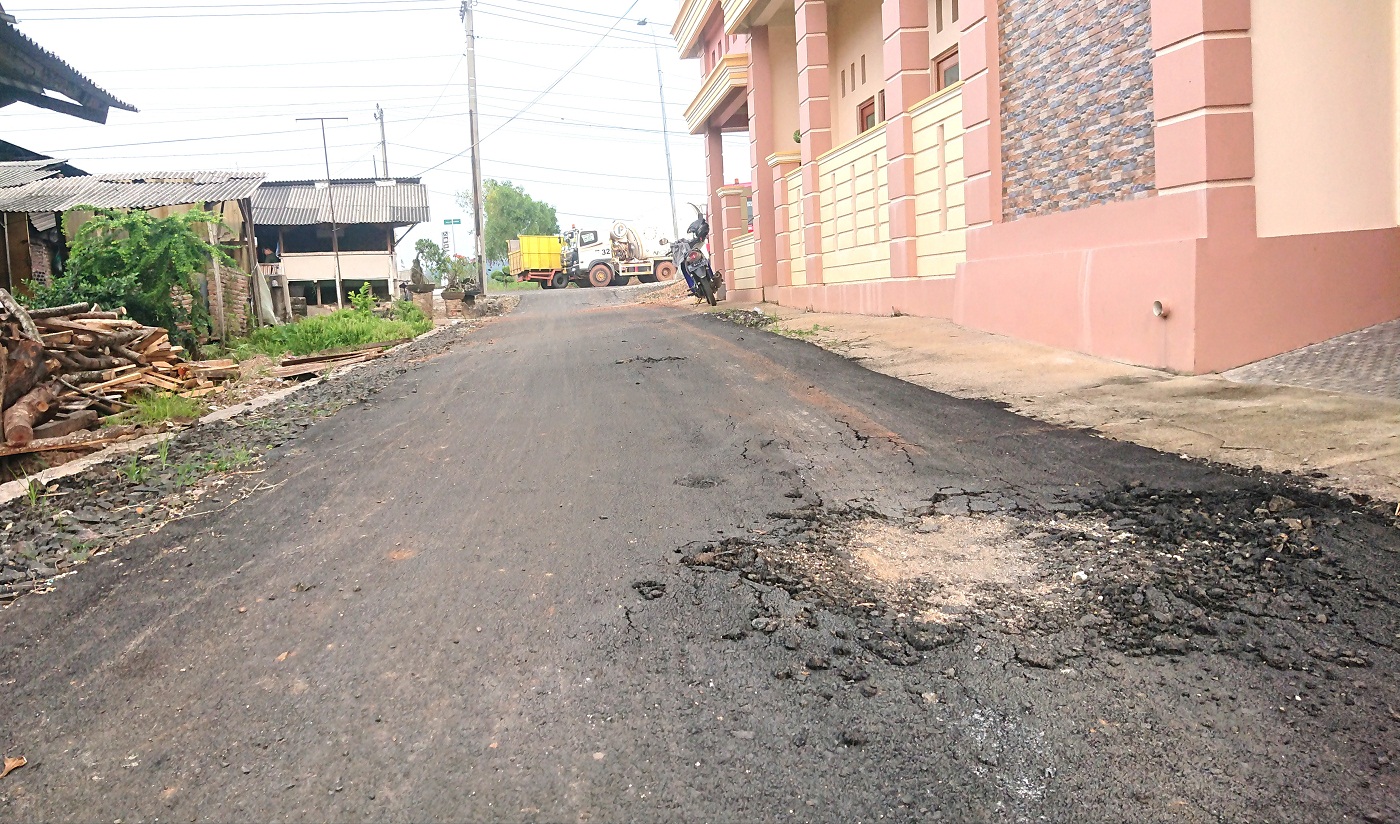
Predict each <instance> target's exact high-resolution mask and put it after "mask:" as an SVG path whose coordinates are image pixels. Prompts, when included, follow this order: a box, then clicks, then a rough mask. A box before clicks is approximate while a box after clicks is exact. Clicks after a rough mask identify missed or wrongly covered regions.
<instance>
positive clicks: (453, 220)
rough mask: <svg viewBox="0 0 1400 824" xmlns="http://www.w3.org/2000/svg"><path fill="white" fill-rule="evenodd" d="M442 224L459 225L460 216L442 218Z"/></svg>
mask: <svg viewBox="0 0 1400 824" xmlns="http://www.w3.org/2000/svg"><path fill="white" fill-rule="evenodd" d="M442 225H443V226H461V225H462V219H461V218H460V217H453V218H447V219H446V220H444V221H443V222H442Z"/></svg>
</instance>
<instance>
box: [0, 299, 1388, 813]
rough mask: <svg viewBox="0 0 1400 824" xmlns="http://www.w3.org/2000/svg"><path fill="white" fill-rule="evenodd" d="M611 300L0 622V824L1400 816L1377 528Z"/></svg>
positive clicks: (279, 455)
mask: <svg viewBox="0 0 1400 824" xmlns="http://www.w3.org/2000/svg"><path fill="white" fill-rule="evenodd" d="M629 294H631V293H630V292H629V291H628V290H618V289H610V290H573V289H570V290H567V291H562V292H550V293H539V294H529V295H527V296H526V299H525V300H524V301H523V302H522V304H521V306H520V308H519V309H518V310H517V311H516V312H515V313H513V314H511V315H509V316H507V317H504V318H501V319H499V320H496V321H494V322H493V323H491V324H490V325H488V326H486V327H485V328H483V329H479V330H476V331H474V332H471V333H470V334H467V333H454V332H449V333H447V334H449V335H454V334H455V335H457V337H456V338H455V339H448V340H447V342H445V343H439V344H438V345H436V352H435V353H432V354H430V355H428V356H424V357H420V358H417V362H416V363H414V364H413V365H412V368H409V367H408V366H407V365H405V366H403V367H402V368H400V369H399V371H398V372H395V373H394V375H395V377H393V379H392V380H388V379H386V380H385V381H383V386H382V388H380V389H379V390H378V391H377V392H376V393H374V394H371V395H368V396H366V397H365V398H364V399H363V401H362V402H354V403H351V404H350V405H348V406H346V407H345V408H344V409H342V410H341V411H339V412H338V413H336V414H334V415H332V416H330V417H327V418H324V419H321V420H318V421H316V422H315V423H313V424H312V425H311V426H309V427H307V428H306V429H305V430H304V432H302V433H301V434H300V435H299V436H298V437H296V438H294V439H291V440H288V441H287V442H286V443H284V444H282V445H280V446H277V447H276V448H275V449H273V450H272V451H271V452H269V453H267V455H266V456H265V457H264V458H263V461H262V468H263V469H265V471H264V472H263V473H261V474H260V476H259V477H260V480H261V483H262V484H264V485H263V486H261V487H258V488H259V489H261V490H262V491H258V492H255V493H253V494H251V496H250V497H247V498H246V499H243V500H239V501H235V502H233V503H232V504H231V505H229V506H228V508H226V509H223V510H221V511H216V512H212V514H208V515H201V516H197V517H188V518H185V519H183V520H180V521H178V522H175V523H172V524H170V525H169V526H167V527H166V528H165V529H163V530H161V531H160V532H158V533H156V534H153V535H150V536H147V537H144V538H140V539H138V540H137V541H135V542H133V543H131V544H128V545H126V546H123V547H120V548H118V549H117V550H116V551H113V552H110V553H108V554H105V555H100V556H98V557H97V558H96V559H94V560H93V561H92V562H90V563H88V564H86V565H84V566H81V567H78V568H77V570H76V572H75V574H73V575H70V576H67V577H65V578H62V579H60V580H59V581H58V582H57V585H56V587H55V589H54V591H53V592H50V593H46V594H41V595H27V596H25V597H23V598H20V599H19V600H17V601H16V602H15V604H14V605H13V606H11V607H9V608H7V609H5V610H4V611H3V612H0V690H3V692H0V695H3V697H4V701H2V702H0V747H2V748H3V753H0V754H3V755H21V754H22V755H24V756H25V757H26V758H27V759H28V760H29V762H30V763H29V765H28V766H26V767H23V768H21V769H19V770H17V771H15V772H13V773H12V774H10V775H9V776H8V777H6V778H4V779H3V780H0V819H4V820H15V821H28V820H45V821H97V820H118V819H120V820H123V821H139V820H157V819H158V820H191V821H194V820H210V819H213V820H275V821H282V820H288V821H308V820H309V821H324V820H336V821H348V820H376V821H423V820H438V821H525V822H556V821H558V822H562V821H567V822H602V821H609V822H611V821H638V822H652V821H736V822H738V821H744V822H748V821H832V822H864V821H919V822H924V821H949V822H1003V821H1051V822H1081V821H1082V822H1149V821H1173V822H1285V821H1297V822H1309V821H1337V822H1346V821H1367V822H1387V821H1400V794H1398V793H1397V790H1396V767H1395V760H1396V759H1397V758H1400V686H1397V681H1396V678H1395V674H1396V672H1397V663H1400V661H1398V660H1397V655H1396V643H1397V641H1400V603H1398V602H1397V595H1396V593H1397V592H1400V589H1398V588H1397V586H1396V585H1397V578H1400V564H1398V563H1397V554H1396V553H1397V550H1400V530H1397V529H1396V528H1395V524H1394V521H1393V518H1390V517H1389V512H1388V511H1387V509H1386V508H1385V507H1383V506H1382V505H1381V504H1379V503H1377V502H1373V501H1370V500H1368V499H1364V498H1362V497H1352V498H1337V497H1334V496H1331V495H1328V494H1323V493H1321V492H1318V491H1316V490H1312V489H1311V488H1310V487H1309V486H1308V485H1307V482H1306V479H1298V478H1289V477H1279V476H1268V475H1264V474H1261V473H1255V472H1244V471H1234V470H1228V469H1225V468H1222V467H1218V466H1213V465H1209V464H1205V463H1201V462H1194V461H1187V460H1182V459H1180V458H1178V457H1176V456H1172V455H1162V454H1160V453H1155V452H1152V451H1150V450H1146V449H1142V448H1139V447H1135V446H1132V445H1129V444H1123V443H1118V442H1114V441H1109V440H1105V439H1102V438H1099V437H1096V436H1094V435H1093V434H1092V433H1089V432H1083V431H1074V430H1067V429H1062V428H1058V427H1054V426H1050V425H1046V424H1043V423H1039V422H1036V421H1031V420H1028V419H1024V418H1020V417H1017V416H1015V415H1013V414H1010V413H1008V412H1007V411H1005V410H1004V409H1003V408H1001V407H1000V406H997V405H996V404H992V403H985V402H976V401H967V400H958V399H953V398H949V397H947V396H944V395H939V394H937V393H934V392H930V391H928V390H924V389H921V388H918V387H916V386H913V385H910V384H906V383H902V382H900V381H897V380H894V379H892V378H888V377H884V376H881V375H878V374H875V373H872V372H869V371H866V370H864V369H862V368H860V367H859V366H857V365H855V364H853V363H851V362H849V361H847V360H844V359H842V358H841V357H839V356H836V355H833V354H831V353H828V352H824V351H821V350H819V349H817V348H815V347H813V346H810V345H808V344H805V343H802V342H799V341H794V340H789V339H786V338H783V337H779V336H776V335H772V334H769V333H768V332H765V331H762V330H758V329H752V328H746V327H744V326H740V325H734V324H730V323H726V322H724V321H722V320H719V319H717V318H715V317H710V316H699V315H696V314H693V313H692V312H690V311H688V310H684V309H679V308H674V307H666V306H639V305H630V304H628V303H626V300H627V296H628V295H629ZM449 344H450V345H449ZM390 366H392V364H390ZM386 368H388V367H386ZM355 400H359V399H358V398H357V399H355ZM1390 509H1393V504H1392V505H1390ZM1008 560H1014V561H1015V563H1014V564H1011V565H1009V566H1008V565H1007V564H1005V563H1003V562H1006V561H1008ZM930 564H932V565H930Z"/></svg>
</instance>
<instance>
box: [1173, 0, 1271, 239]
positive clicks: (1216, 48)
mask: <svg viewBox="0 0 1400 824" xmlns="http://www.w3.org/2000/svg"><path fill="white" fill-rule="evenodd" d="M1249 27H1250V0H1153V3H1152V48H1153V50H1154V51H1155V52H1156V56H1155V57H1153V58H1152V104H1153V116H1154V119H1155V120H1156V128H1155V133H1154V144H1155V151H1156V165H1157V192H1158V194H1159V195H1162V196H1169V195H1172V194H1176V193H1179V192H1180V193H1190V192H1193V191H1195V190H1197V189H1199V188H1200V187H1201V186H1202V185H1212V186H1215V187H1217V188H1219V187H1226V186H1229V185H1234V186H1236V187H1239V188H1241V189H1246V188H1247V189H1248V190H1247V191H1241V192H1238V193H1237V196H1239V197H1244V198H1251V199H1252V197H1253V191H1252V187H1248V186H1247V183H1248V181H1250V180H1251V179H1252V178H1253V177H1254V115H1253V113H1252V112H1250V111H1249V106H1250V105H1251V104H1252V103H1253V102H1254V77H1253V71H1252V65H1251V64H1252V53H1251V44H1250V36H1249ZM1220 211H1221V212H1222V213H1227V210H1220ZM1234 211H1235V212H1236V213H1237V214H1240V212H1239V210H1234ZM1252 211H1253V210H1252V208H1251V209H1249V212H1250V213H1252ZM1212 228H1216V227H1212ZM1230 228H1232V229H1234V230H1237V231H1240V232H1242V233H1243V232H1248V233H1250V234H1251V235H1252V234H1253V232H1254V228H1255V227H1254V226H1253V225H1250V226H1247V227H1246V226H1234V227H1230ZM1212 234H1214V232H1212Z"/></svg>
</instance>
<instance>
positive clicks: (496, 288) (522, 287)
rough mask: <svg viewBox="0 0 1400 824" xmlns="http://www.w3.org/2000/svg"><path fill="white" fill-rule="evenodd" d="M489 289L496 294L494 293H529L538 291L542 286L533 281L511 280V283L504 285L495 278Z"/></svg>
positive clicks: (507, 282)
mask: <svg viewBox="0 0 1400 824" xmlns="http://www.w3.org/2000/svg"><path fill="white" fill-rule="evenodd" d="M487 288H489V289H490V290H491V292H492V293H493V294H494V293H496V292H528V291H534V290H536V289H539V288H540V285H539V284H538V283H536V282H535V281H533V280H511V281H506V282H505V283H502V282H501V281H499V280H496V279H494V278H493V279H492V280H491V285H490V286H489V287H487Z"/></svg>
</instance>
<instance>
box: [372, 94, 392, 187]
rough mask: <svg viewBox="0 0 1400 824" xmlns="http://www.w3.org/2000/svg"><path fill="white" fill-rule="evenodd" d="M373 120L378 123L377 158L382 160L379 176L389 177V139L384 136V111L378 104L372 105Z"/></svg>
mask: <svg viewBox="0 0 1400 824" xmlns="http://www.w3.org/2000/svg"><path fill="white" fill-rule="evenodd" d="M374 119H375V120H378V121H379V156H380V157H381V158H383V163H381V164H380V165H379V174H380V175H383V176H384V177H386V178H387V177H388V176H389V138H387V137H385V136H384V110H383V109H381V108H379V104H378V103H375V104H374Z"/></svg>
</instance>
